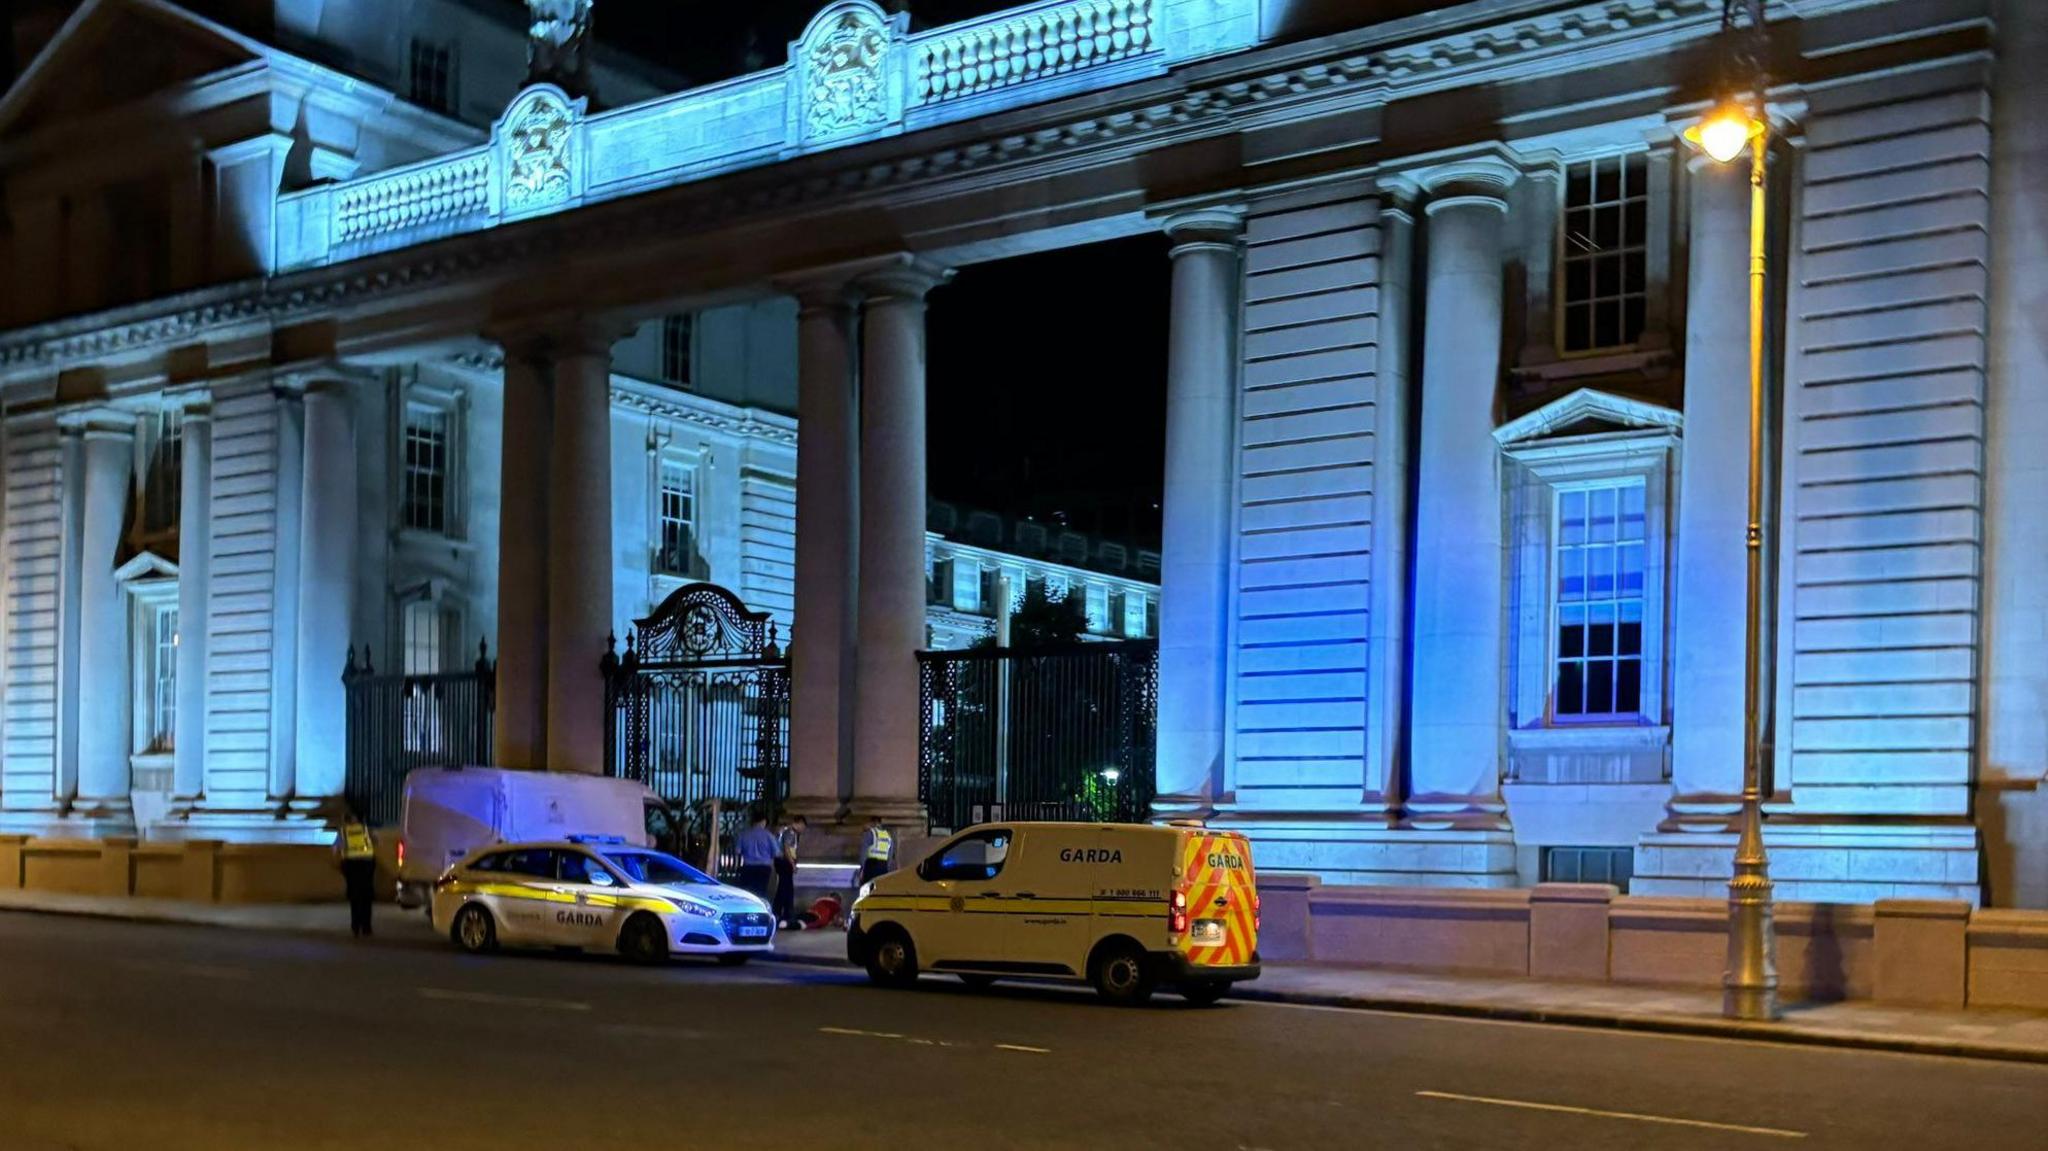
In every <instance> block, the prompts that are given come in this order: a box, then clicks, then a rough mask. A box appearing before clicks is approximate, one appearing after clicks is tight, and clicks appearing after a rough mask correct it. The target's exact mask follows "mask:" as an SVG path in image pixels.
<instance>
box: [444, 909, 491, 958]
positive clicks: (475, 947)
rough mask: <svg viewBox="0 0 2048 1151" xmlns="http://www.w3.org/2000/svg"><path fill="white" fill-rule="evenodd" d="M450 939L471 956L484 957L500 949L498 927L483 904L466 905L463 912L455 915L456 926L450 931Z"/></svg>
mask: <svg viewBox="0 0 2048 1151" xmlns="http://www.w3.org/2000/svg"><path fill="white" fill-rule="evenodd" d="M448 938H450V939H452V940H454V941H455V946H457V947H460V948H461V949H463V950H464V951H467V952H469V953H470V954H471V955H482V954H484V953H485V952H489V951H496V950H497V949H498V925H497V923H496V922H494V921H493V920H492V919H491V913H490V912H489V911H486V910H485V909H484V906H483V904H480V903H465V904H463V905H462V910H460V911H458V912H456V913H455V924H454V926H452V927H450V928H449V929H448Z"/></svg>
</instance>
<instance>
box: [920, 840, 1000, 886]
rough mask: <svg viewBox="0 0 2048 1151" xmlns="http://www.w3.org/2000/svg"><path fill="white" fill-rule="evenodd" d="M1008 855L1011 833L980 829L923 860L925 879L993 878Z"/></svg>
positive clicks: (998, 872)
mask: <svg viewBox="0 0 2048 1151" xmlns="http://www.w3.org/2000/svg"><path fill="white" fill-rule="evenodd" d="M1009 855H1010V833H1009V831H1008V830H1006V829H1004V828H992V829H990V830H988V831H979V832H976V833H974V834H973V835H970V836H967V837H965V838H962V839H956V840H954V841H953V842H951V843H949V844H947V845H946V846H945V847H943V848H941V849H939V854H937V855H935V856H933V857H932V858H931V859H930V860H929V861H927V862H926V864H925V868H924V871H925V876H924V877H925V878H926V879H966V880H977V881H979V880H989V879H994V878H995V877H996V876H997V875H998V874H1000V873H1001V872H1002V870H1003V861H1004V860H1005V859H1007V858H1009Z"/></svg>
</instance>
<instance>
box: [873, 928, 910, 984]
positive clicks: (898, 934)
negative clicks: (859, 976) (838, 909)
mask: <svg viewBox="0 0 2048 1151" xmlns="http://www.w3.org/2000/svg"><path fill="white" fill-rule="evenodd" d="M867 948H868V963H867V968H868V979H869V980H870V981H871V982H873V983H874V984H875V985H876V986H878V987H909V986H911V985H912V984H914V983H916V982H917V947H916V945H915V944H913V943H911V942H910V936H909V935H908V934H906V933H905V932H904V930H903V929H902V928H900V927H895V926H887V927H878V928H876V929H875V930H874V931H872V932H870V933H869V935H868V941H867Z"/></svg>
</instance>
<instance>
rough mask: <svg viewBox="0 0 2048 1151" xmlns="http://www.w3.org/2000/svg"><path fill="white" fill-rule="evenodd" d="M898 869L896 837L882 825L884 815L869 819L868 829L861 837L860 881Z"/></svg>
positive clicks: (863, 881) (864, 881)
mask: <svg viewBox="0 0 2048 1151" xmlns="http://www.w3.org/2000/svg"><path fill="white" fill-rule="evenodd" d="M894 870H896V837H895V836H893V835H890V834H889V829H888V828H886V827H883V826H882V817H881V816H879V815H877V816H872V817H870V818H869V819H868V829H867V831H866V832H865V833H863V834H862V835H861V837H860V881H861V882H862V883H866V882H867V881H868V880H870V879H873V878H874V877H875V876H877V875H887V874H888V873H889V872H891V871H894Z"/></svg>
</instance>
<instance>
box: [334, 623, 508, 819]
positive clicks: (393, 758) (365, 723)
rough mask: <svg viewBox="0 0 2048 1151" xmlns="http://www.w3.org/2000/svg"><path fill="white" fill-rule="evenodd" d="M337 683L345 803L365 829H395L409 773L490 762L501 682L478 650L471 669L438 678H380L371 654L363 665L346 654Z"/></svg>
mask: <svg viewBox="0 0 2048 1151" xmlns="http://www.w3.org/2000/svg"><path fill="white" fill-rule="evenodd" d="M341 682H342V687H343V690H344V692H345V693H346V696H347V700H348V705H347V706H348V729H347V739H348V747H347V752H346V758H347V761H348V779H347V784H346V791H345V795H346V797H347V799H348V804H349V807H350V808H352V809H353V810H354V811H355V813H356V814H357V815H360V816H362V818H363V820H364V822H366V823H369V824H370V825H372V826H376V827H388V826H392V825H395V824H396V823H397V822H398V818H399V814H400V813H399V806H400V804H401V803H402V802H403V800H404V797H405V775H406V773H407V772H409V771H411V770H412V769H413V768H416V767H455V766H467V765H469V764H485V763H489V762H491V716H492V713H493V711H494V710H495V704H496V696H497V682H498V674H497V667H496V665H495V664H493V663H492V662H491V659H490V652H489V651H488V650H487V649H486V648H485V647H484V646H483V645H482V644H478V645H477V659H476V666H475V667H473V668H471V669H470V670H469V671H459V672H443V673H440V674H437V675H379V674H377V670H376V668H374V667H373V666H371V663H370V649H369V648H367V647H366V648H364V649H363V661H362V662H361V663H357V662H356V652H355V649H354V648H350V649H349V653H348V664H347V666H345V667H344V668H343V669H342V673H341Z"/></svg>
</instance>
